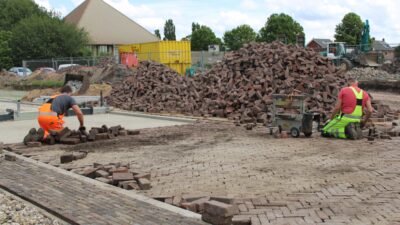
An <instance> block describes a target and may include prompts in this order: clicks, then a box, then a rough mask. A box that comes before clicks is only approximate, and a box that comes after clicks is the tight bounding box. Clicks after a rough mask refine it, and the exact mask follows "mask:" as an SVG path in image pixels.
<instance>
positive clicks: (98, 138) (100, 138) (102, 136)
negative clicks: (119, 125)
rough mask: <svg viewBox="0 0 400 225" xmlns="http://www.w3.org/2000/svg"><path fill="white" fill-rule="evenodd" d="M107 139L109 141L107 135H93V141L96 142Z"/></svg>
mask: <svg viewBox="0 0 400 225" xmlns="http://www.w3.org/2000/svg"><path fill="white" fill-rule="evenodd" d="M89 136H90V135H89ZM107 139H110V137H109V135H108V133H100V134H96V135H95V140H96V141H98V140H107ZM89 140H91V139H89Z"/></svg>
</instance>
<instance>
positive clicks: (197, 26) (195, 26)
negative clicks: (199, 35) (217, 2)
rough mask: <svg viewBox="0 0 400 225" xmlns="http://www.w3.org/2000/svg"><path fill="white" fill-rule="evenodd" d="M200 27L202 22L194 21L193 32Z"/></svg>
mask: <svg viewBox="0 0 400 225" xmlns="http://www.w3.org/2000/svg"><path fill="white" fill-rule="evenodd" d="M198 29H200V24H198V23H195V22H193V23H192V33H193V32H195V31H196V30H198Z"/></svg>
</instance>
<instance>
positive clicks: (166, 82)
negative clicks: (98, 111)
mask: <svg viewBox="0 0 400 225" xmlns="http://www.w3.org/2000/svg"><path fill="white" fill-rule="evenodd" d="M199 98H200V95H199V94H198V93H197V91H196V88H195V85H194V81H193V80H189V79H186V78H185V77H182V76H180V75H179V74H178V73H176V72H175V71H174V70H172V69H170V68H168V67H167V66H165V65H163V64H160V63H156V62H149V61H143V62H140V65H139V67H138V69H137V71H136V73H135V74H134V75H133V76H131V77H129V78H127V79H126V80H125V81H124V82H123V83H121V84H116V85H115V86H113V89H112V91H111V95H110V96H109V97H108V98H107V101H108V103H109V104H111V105H113V106H115V107H118V108H121V109H125V110H133V111H143V112H153V113H158V112H163V111H165V112H178V113H183V112H188V111H193V110H194V108H195V105H196V101H197V100H198V99H199Z"/></svg>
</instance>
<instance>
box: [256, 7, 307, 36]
mask: <svg viewBox="0 0 400 225" xmlns="http://www.w3.org/2000/svg"><path fill="white" fill-rule="evenodd" d="M298 35H304V29H303V27H302V26H301V25H300V24H299V23H298V22H296V21H295V20H294V19H293V18H292V17H290V16H289V15H286V14H284V13H281V14H276V13H275V14H272V15H271V16H270V17H269V18H268V20H267V22H266V23H265V26H264V27H263V28H261V30H260V32H259V34H258V37H257V40H258V41H262V42H268V43H269V42H273V41H275V40H280V41H282V42H284V43H286V44H296V41H297V36H298Z"/></svg>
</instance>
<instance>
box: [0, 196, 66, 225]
mask: <svg viewBox="0 0 400 225" xmlns="http://www.w3.org/2000/svg"><path fill="white" fill-rule="evenodd" d="M0 224H2V225H37V224H41V225H50V224H51V225H59V224H60V225H61V224H62V223H61V222H60V221H58V220H57V219H52V218H48V217H46V216H45V215H44V214H43V213H41V212H40V211H39V210H38V209H36V208H35V207H33V206H31V205H27V204H26V203H24V202H22V201H20V200H17V199H15V198H13V197H12V196H10V195H6V194H5V193H3V192H2V191H0Z"/></svg>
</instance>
